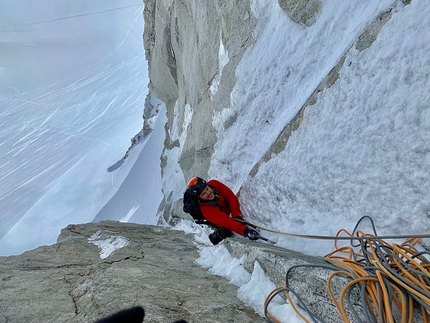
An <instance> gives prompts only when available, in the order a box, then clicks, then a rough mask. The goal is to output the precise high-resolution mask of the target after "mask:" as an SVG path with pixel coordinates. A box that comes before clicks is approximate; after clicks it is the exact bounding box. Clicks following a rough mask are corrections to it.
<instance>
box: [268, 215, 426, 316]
mask: <svg viewBox="0 0 430 323" xmlns="http://www.w3.org/2000/svg"><path fill="white" fill-rule="evenodd" d="M363 219H369V220H370V221H371V223H372V227H373V231H374V234H366V233H364V232H362V231H360V230H357V227H358V225H359V224H360V222H361V221H362V220H363ZM340 233H346V234H347V235H348V236H347V237H339V236H336V237H331V239H333V240H335V247H336V250H335V251H333V252H331V253H330V254H328V255H327V256H325V260H326V261H327V262H328V265H327V266H319V265H297V266H293V267H291V268H289V269H288V271H287V274H286V283H285V286H280V287H278V288H276V289H275V290H273V291H272V292H271V293H270V294H269V295H268V297H267V298H266V301H265V303H264V312H265V316H266V319H267V320H268V321H269V322H272V323H278V322H279V320H278V319H277V318H276V317H274V316H273V315H272V314H271V313H270V312H269V310H268V307H269V304H270V302H271V301H272V300H273V299H274V297H275V296H276V295H278V294H281V293H284V295H285V297H286V298H287V299H288V302H289V303H290V304H291V306H292V307H293V309H294V310H295V311H296V313H297V315H299V316H300V317H301V318H302V319H303V320H304V321H305V322H310V321H309V320H308V319H307V318H306V317H305V316H304V315H303V313H302V312H301V311H299V310H298V309H297V307H296V305H295V304H294V303H293V301H292V298H291V295H294V296H295V298H296V303H297V304H298V306H299V307H300V308H301V310H302V311H304V312H305V313H306V315H307V317H308V318H310V319H311V320H312V322H326V321H325V320H324V319H322V318H321V317H317V316H316V314H315V313H312V311H311V310H310V309H309V307H308V306H306V304H305V303H304V302H303V301H302V300H301V298H300V295H298V294H297V293H296V292H295V291H294V290H293V289H292V288H291V287H290V284H289V283H290V282H289V277H290V273H291V272H292V271H294V270H297V269H299V268H303V267H308V268H309V267H320V268H325V269H330V270H332V271H333V273H332V274H331V275H330V277H329V279H328V281H327V289H328V293H329V295H330V297H331V299H332V301H333V304H334V306H335V307H336V308H337V310H338V312H339V314H340V316H341V318H342V320H343V321H344V322H368V323H379V322H389V323H392V322H402V323H412V322H415V321H416V317H417V316H418V317H419V316H420V315H422V319H420V320H421V321H422V322H425V323H428V322H429V318H430V261H429V259H430V252H428V251H418V250H417V248H416V247H415V246H416V245H417V243H418V241H419V239H418V237H420V238H423V237H425V238H429V237H430V234H419V235H402V236H386V237H385V239H388V238H390V239H394V238H398V237H407V238H408V239H407V240H406V241H404V242H403V243H401V244H396V243H393V244H389V243H387V242H386V241H384V240H383V238H382V237H381V236H378V235H377V234H376V230H375V226H374V224H373V220H372V219H371V218H370V217H368V216H365V217H362V218H361V219H360V220H359V221H358V222H357V225H356V227H355V228H354V230H353V232H352V233H349V232H348V231H346V230H344V229H342V230H340V231H339V232H338V234H340ZM289 235H291V234H289ZM294 236H297V235H294ZM300 237H303V238H305V237H306V238H312V239H317V237H318V236H305V235H300ZM320 238H321V239H328V238H329V237H325V236H323V237H320ZM341 238H342V239H341ZM344 238H345V239H344ZM346 239H348V240H351V247H350V246H343V247H340V248H338V247H337V240H346ZM354 248H355V249H354ZM357 248H359V250H360V252H356V251H355V250H356V249H357ZM426 256H427V257H428V258H426ZM339 276H343V277H347V278H348V279H349V280H350V282H349V283H348V284H347V285H346V286H344V287H343V289H342V292H341V293H340V294H339V295H335V293H334V292H333V288H332V282H333V279H334V278H335V277H339ZM354 292H355V295H359V297H360V302H359V303H360V305H361V306H362V311H357V310H356V308H355V307H356V306H357V305H356V304H354V302H353V301H352V296H351V295H353V294H354ZM290 294H291V295H290ZM346 308H347V309H348V312H349V313H350V316H352V317H353V318H351V317H348V314H347V311H346Z"/></svg>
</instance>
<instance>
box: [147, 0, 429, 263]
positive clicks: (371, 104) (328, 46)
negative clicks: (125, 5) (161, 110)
mask: <svg viewBox="0 0 430 323" xmlns="http://www.w3.org/2000/svg"><path fill="white" fill-rule="evenodd" d="M147 8H152V11H151V12H152V16H151V15H148V16H146V18H147V20H146V23H145V33H146V34H147V35H152V38H150V41H148V42H146V48H147V52H149V55H148V57H149V76H150V80H151V82H152V85H153V86H154V89H155V93H156V94H157V96H158V97H159V98H160V99H162V100H163V101H164V102H165V103H166V107H167V116H168V120H169V122H168V140H169V141H168V145H166V147H165V149H164V152H163V160H164V161H165V164H164V165H163V192H164V196H165V203H166V204H167V205H174V208H173V214H172V213H171V212H166V213H165V219H166V220H171V217H172V215H173V217H175V216H178V217H182V216H183V213H182V211H180V206H181V204H180V198H181V197H182V196H181V193H182V192H183V190H184V187H185V183H186V182H187V180H188V179H189V178H190V177H191V176H194V175H199V176H201V177H204V178H217V179H219V180H221V181H223V182H225V183H226V184H227V185H229V186H230V187H231V188H232V189H233V190H235V191H237V192H239V194H240V201H241V205H242V212H243V214H244V216H245V217H246V218H247V219H248V220H250V221H251V222H254V223H258V224H259V225H263V226H265V227H269V228H272V229H277V230H280V231H286V232H293V233H302V234H315V235H331V236H333V235H335V234H336V232H337V231H338V230H339V229H342V228H345V229H348V230H352V229H353V227H354V225H355V224H356V222H357V221H358V220H359V219H360V218H361V217H362V216H365V215H367V216H370V217H372V218H373V219H374V221H375V223H376V228H377V230H378V233H379V234H392V235H396V234H410V233H423V232H429V231H430V227H429V221H428V219H429V216H430V189H429V172H428V169H429V165H430V155H429V152H430V149H429V148H430V144H429V142H430V137H429V136H430V135H429V134H430V132H429V130H430V128H429V127H430V109H429V105H428V102H429V91H428V90H427V88H428V84H429V75H430V73H429V72H430V70H429V69H430V67H429V66H430V65H429V64H428V63H429V61H430V55H429V54H428V51H427V45H426V44H428V41H429V40H430V32H429V30H430V29H429V27H430V25H429V24H430V20H429V18H428V12H427V9H426V6H425V4H424V2H422V1H412V2H410V3H408V2H406V1H396V0H386V1H360V2H354V3H351V2H342V3H339V2H338V1H328V0H327V1H308V2H307V5H304V6H303V7H300V8H298V7H294V8H295V9H296V11H295V10H293V7H292V6H291V3H289V2H288V1H279V3H277V2H271V3H270V4H268V3H267V2H265V1H249V2H244V1H240V4H239V3H234V4H233V3H228V4H226V3H221V2H218V1H208V2H205V3H201V2H194V1H185V2H183V1H182V2H180V1H173V2H172V3H171V4H169V5H166V6H161V5H158V4H157V7H156V8H155V7H154V6H153V2H152V1H147ZM148 39H149V37H148ZM361 229H363V230H364V231H368V230H370V225H368V226H364V227H362V228H361ZM369 232H370V231H369ZM271 239H273V240H275V241H277V242H278V245H281V246H285V247H289V248H293V249H295V250H298V251H302V252H305V253H309V254H319V255H322V254H325V253H327V252H329V251H331V250H332V248H333V243H332V242H318V243H315V242H313V241H309V240H305V239H296V238H288V237H286V236H283V235H279V234H274V235H273V236H272V237H271Z"/></svg>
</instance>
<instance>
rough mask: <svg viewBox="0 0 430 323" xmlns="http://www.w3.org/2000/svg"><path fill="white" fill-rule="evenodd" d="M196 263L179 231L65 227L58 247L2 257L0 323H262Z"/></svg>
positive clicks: (193, 249)
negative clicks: (134, 317)
mask: <svg viewBox="0 0 430 323" xmlns="http://www.w3.org/2000/svg"><path fill="white" fill-rule="evenodd" d="M113 247H114V248H117V249H116V250H114V251H113V252H111V251H112V248H113ZM197 258H198V249H197V246H196V244H195V242H194V239H193V237H192V236H191V235H186V234H184V233H183V232H181V231H174V230H170V229H165V228H161V227H154V226H144V225H137V224H126V223H118V222H109V221H106V222H102V223H89V224H82V225H69V226H68V227H67V228H65V229H63V230H62V233H61V235H60V237H59V238H58V243H57V244H54V245H52V246H43V247H39V248H37V249H35V250H31V251H27V252H25V253H23V254H22V255H19V256H10V257H0V290H1V293H0V322H1V323H6V322H8V323H22V322H26V323H27V322H46V323H48V322H56V323H59V322H94V321H96V320H97V319H100V318H102V317H105V316H107V315H109V314H111V313H114V312H117V311H119V310H122V309H125V308H129V307H132V306H136V305H140V306H142V307H144V308H145V312H146V316H145V321H144V322H145V323H146V322H173V321H175V320H180V319H185V320H187V321H188V322H264V321H265V320H264V319H263V318H262V317H260V316H259V315H257V314H255V311H254V310H253V309H252V308H250V307H248V306H245V305H244V304H243V303H242V301H240V300H239V299H238V298H237V296H236V294H237V287H236V286H234V285H231V284H229V282H228V281H227V280H226V279H224V278H221V277H217V276H214V275H211V274H209V273H208V271H207V270H206V269H204V268H202V267H200V266H199V265H197V264H196V263H195V260H196V259H197Z"/></svg>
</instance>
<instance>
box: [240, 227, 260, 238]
mask: <svg viewBox="0 0 430 323" xmlns="http://www.w3.org/2000/svg"><path fill="white" fill-rule="evenodd" d="M243 235H244V236H245V237H247V238H249V240H257V239H258V238H259V237H260V235H259V234H258V232H257V231H255V230H254V229H250V228H246V229H245V231H243Z"/></svg>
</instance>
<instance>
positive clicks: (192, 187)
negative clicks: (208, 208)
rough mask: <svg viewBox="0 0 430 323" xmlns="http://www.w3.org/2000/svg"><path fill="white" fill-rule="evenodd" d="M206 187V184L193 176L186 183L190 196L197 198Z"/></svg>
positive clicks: (201, 179)
mask: <svg viewBox="0 0 430 323" xmlns="http://www.w3.org/2000/svg"><path fill="white" fill-rule="evenodd" d="M206 186H208V183H207V182H206V181H205V180H204V179H203V178H200V177H197V176H195V177H193V178H191V179H190V180H189V182H188V191H189V192H190V193H191V195H194V196H199V195H200V194H201V193H202V192H203V190H204V189H205V188H206Z"/></svg>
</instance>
